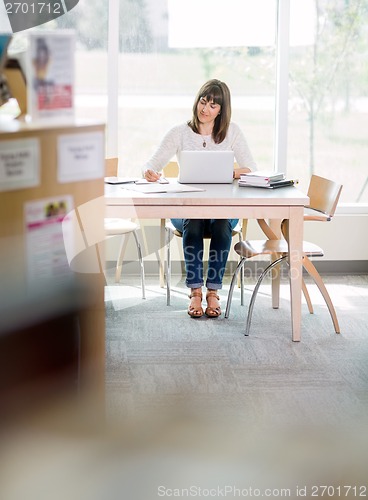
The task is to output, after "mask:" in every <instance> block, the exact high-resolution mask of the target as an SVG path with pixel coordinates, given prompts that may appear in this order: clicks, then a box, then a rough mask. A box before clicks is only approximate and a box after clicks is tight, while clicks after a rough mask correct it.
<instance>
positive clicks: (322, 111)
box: [288, 0, 368, 203]
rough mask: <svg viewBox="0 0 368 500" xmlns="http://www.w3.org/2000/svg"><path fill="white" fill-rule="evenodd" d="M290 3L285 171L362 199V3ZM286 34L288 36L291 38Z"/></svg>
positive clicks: (346, 197)
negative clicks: (298, 27) (299, 26)
mask: <svg viewBox="0 0 368 500" xmlns="http://www.w3.org/2000/svg"><path fill="white" fill-rule="evenodd" d="M303 9H304V11H303V14H302V15H303V25H304V27H307V28H308V29H306V30H304V32H303V33H302V34H301V35H302V36H299V37H298V36H297V34H298V32H296V33H295V23H297V21H298V14H300V10H301V6H300V2H299V1H298V0H291V18H290V19H291V38H290V42H291V47H290V65H289V68H290V78H289V81H290V87H289V88H290V93H289V96H290V100H289V137H288V172H289V173H290V174H291V175H293V176H296V177H299V179H300V182H301V185H302V187H306V186H307V185H308V182H309V178H310V175H311V174H313V173H315V174H317V175H321V176H324V177H328V178H331V179H333V180H335V181H337V182H340V183H341V184H343V186H344V188H343V190H342V194H341V201H342V202H345V203H357V202H358V203H363V202H364V203H367V202H368V166H367V158H368V139H367V129H368V65H367V60H368V37H367V34H368V23H367V20H368V2H367V1H366V0H340V1H336V0H334V1H331V0H305V1H304V2H303ZM293 33H294V37H293V36H292V35H293Z"/></svg>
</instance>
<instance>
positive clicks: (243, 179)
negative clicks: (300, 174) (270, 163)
mask: <svg viewBox="0 0 368 500" xmlns="http://www.w3.org/2000/svg"><path fill="white" fill-rule="evenodd" d="M297 183H298V181H296V180H292V179H286V178H285V174H284V173H280V172H269V171H265V170H259V171H257V172H249V173H248V174H241V175H240V179H239V181H238V184H239V186H248V187H263V188H269V189H275V188H278V187H285V186H293V185H294V184H297Z"/></svg>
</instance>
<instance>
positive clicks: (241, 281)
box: [238, 233, 244, 306]
mask: <svg viewBox="0 0 368 500" xmlns="http://www.w3.org/2000/svg"><path fill="white" fill-rule="evenodd" d="M241 242H242V234H241V233H239V243H241ZM239 262H240V261H239ZM238 288H240V305H241V306H243V305H244V265H243V266H242V267H241V269H240V274H239V275H238Z"/></svg>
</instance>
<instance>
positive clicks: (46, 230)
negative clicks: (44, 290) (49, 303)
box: [24, 195, 73, 287]
mask: <svg viewBox="0 0 368 500" xmlns="http://www.w3.org/2000/svg"><path fill="white" fill-rule="evenodd" d="M72 209H73V197H72V196H71V195H65V196H54V197H52V198H44V199H39V200H33V201H30V202H27V203H25V205H24V219H25V234H26V253H27V257H26V262H27V282H28V285H29V286H30V287H32V286H36V285H38V286H41V285H42V284H49V283H50V284H52V285H54V286H57V285H60V284H65V283H68V282H70V279H71V278H72V273H71V270H70V267H69V263H68V259H67V255H66V251H65V243H64V238H65V235H68V234H69V233H70V234H71V231H67V230H66V229H65V228H66V227H67V219H68V213H69V212H70V211H71V210H72ZM70 224H71V222H70ZM63 227H64V231H63ZM69 236H70V235H69ZM69 236H68V237H69Z"/></svg>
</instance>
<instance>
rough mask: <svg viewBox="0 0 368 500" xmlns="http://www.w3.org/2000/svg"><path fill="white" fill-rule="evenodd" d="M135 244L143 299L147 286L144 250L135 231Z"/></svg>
mask: <svg viewBox="0 0 368 500" xmlns="http://www.w3.org/2000/svg"><path fill="white" fill-rule="evenodd" d="M133 235H134V239H135V243H136V245H137V252H138V259H139V265H140V269H141V286H142V299H145V298H146V286H145V279H144V265H143V257H142V248H141V244H140V243H139V239H138V235H137V231H133Z"/></svg>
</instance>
